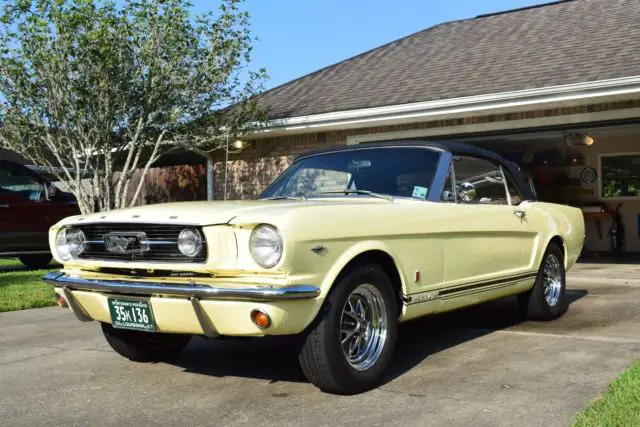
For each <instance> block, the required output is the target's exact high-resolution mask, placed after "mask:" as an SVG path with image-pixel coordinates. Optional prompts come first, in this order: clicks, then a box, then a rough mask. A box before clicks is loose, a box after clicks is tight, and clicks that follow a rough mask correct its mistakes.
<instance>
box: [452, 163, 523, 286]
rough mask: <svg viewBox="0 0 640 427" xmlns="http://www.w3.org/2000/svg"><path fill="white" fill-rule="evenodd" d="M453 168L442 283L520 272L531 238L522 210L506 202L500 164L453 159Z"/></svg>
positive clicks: (468, 282) (464, 282)
mask: <svg viewBox="0 0 640 427" xmlns="http://www.w3.org/2000/svg"><path fill="white" fill-rule="evenodd" d="M452 170H453V172H452V173H453V181H454V182H455V183H456V185H455V189H454V191H455V192H456V196H455V197H456V202H455V203H451V204H450V208H449V210H448V211H447V219H446V222H447V227H446V230H447V231H446V232H447V240H446V243H445V272H444V275H445V277H444V286H445V287H454V286H463V285H469V286H473V285H474V284H481V283H489V282H491V281H494V280H500V279H504V278H509V277H514V276H517V275H519V274H522V273H523V272H524V271H526V270H527V264H526V263H525V262H524V250H525V247H526V246H527V244H529V243H530V241H531V240H532V237H531V234H530V233H529V228H528V225H527V222H526V220H525V218H523V217H522V216H523V215H522V212H521V211H520V209H519V208H518V207H517V206H514V205H512V204H511V202H510V194H509V192H508V191H507V185H506V177H505V174H504V172H503V170H502V168H501V166H500V165H498V164H495V163H493V162H491V161H488V160H485V159H481V158H475V157H454V160H453V168H452ZM516 201H517V200H514V202H516Z"/></svg>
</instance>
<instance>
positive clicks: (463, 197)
mask: <svg viewBox="0 0 640 427" xmlns="http://www.w3.org/2000/svg"><path fill="white" fill-rule="evenodd" d="M458 198H459V201H460V202H465V203H469V202H470V201H472V200H473V199H475V198H476V187H475V185H473V184H471V183H470V182H463V183H462V184H460V186H459V187H458Z"/></svg>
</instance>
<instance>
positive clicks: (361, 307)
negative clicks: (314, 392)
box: [298, 265, 398, 394]
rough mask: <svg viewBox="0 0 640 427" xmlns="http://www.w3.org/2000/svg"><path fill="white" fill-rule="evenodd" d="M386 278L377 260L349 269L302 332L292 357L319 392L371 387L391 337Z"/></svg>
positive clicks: (385, 361)
mask: <svg viewBox="0 0 640 427" xmlns="http://www.w3.org/2000/svg"><path fill="white" fill-rule="evenodd" d="M397 325H398V308H397V302H396V298H395V294H394V290H393V286H392V284H391V281H390V280H389V278H388V277H387V275H386V274H385V273H384V271H383V270H382V269H381V268H380V267H378V266H377V265H365V266H361V267H357V268H354V269H353V270H351V271H350V272H349V273H347V274H346V275H345V276H343V278H342V279H340V280H339V281H338V283H336V285H335V287H334V289H333V291H332V292H331V294H330V295H329V296H328V297H327V300H326V302H325V306H324V309H323V311H322V312H321V313H320V314H319V315H318V320H317V321H316V323H314V324H313V325H312V327H311V328H310V330H309V331H308V333H307V335H306V336H305V341H304V344H303V346H302V348H301V351H300V353H299V356H298V360H299V362H300V366H301V367H302V371H303V372H304V374H305V376H306V377H307V379H308V380H309V381H311V382H312V383H313V384H314V385H315V386H317V387H318V388H320V389H321V390H323V391H326V392H329V393H337V394H355V393H360V392H363V391H366V390H369V389H371V388H373V387H375V386H377V385H378V384H379V383H380V382H381V380H382V375H383V373H384V370H385V369H386V368H387V366H388V365H389V362H390V361H391V358H392V356H393V350H394V347H395V343H396V337H397Z"/></svg>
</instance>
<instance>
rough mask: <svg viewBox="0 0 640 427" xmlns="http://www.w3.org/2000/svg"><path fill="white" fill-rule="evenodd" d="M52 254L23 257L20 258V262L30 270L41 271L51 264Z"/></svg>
mask: <svg viewBox="0 0 640 427" xmlns="http://www.w3.org/2000/svg"><path fill="white" fill-rule="evenodd" d="M52 258H53V257H52V256H51V254H44V255H22V256H20V257H18V259H20V262H21V263H22V264H24V266H25V267H27V268H28V269H29V270H41V269H43V268H45V267H46V266H47V265H49V263H50V262H51V259H52Z"/></svg>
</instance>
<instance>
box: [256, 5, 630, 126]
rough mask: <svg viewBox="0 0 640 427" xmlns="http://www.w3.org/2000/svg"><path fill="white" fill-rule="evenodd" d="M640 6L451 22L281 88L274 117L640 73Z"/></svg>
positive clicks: (555, 8)
mask: <svg viewBox="0 0 640 427" xmlns="http://www.w3.org/2000/svg"><path fill="white" fill-rule="evenodd" d="M638 16H640V1H638V0H607V1H602V0H570V1H562V2H556V3H551V4H548V5H544V6H540V7H533V8H525V9H519V10H514V11H510V12H504V13H497V14H492V15H483V16H479V17H477V18H473V19H468V20H462V21H454V22H448V23H444V24H439V25H436V26H434V27H431V28H428V29H426V30H424V31H421V32H418V33H415V34H412V35H410V36H407V37H405V38H402V39H400V40H396V41H394V42H391V43H389V44H386V45H383V46H380V47H378V48H376V49H373V50H371V51H368V52H365V53H363V54H360V55H357V56H355V57H353V58H350V59H347V60H345V61H342V62H340V63H337V64H335V65H332V66H329V67H326V68H323V69H321V70H319V71H316V72H314V73H311V74H309V75H306V76H303V77H301V78H299V79H297V80H294V81H292V82H289V83H286V84H284V85H282V86H279V87H277V88H274V89H271V90H269V91H267V92H265V93H263V94H261V95H260V96H259V97H258V101H259V102H260V104H261V105H263V106H267V107H268V108H269V109H270V116H271V118H284V117H296V116H306V115H313V114H321V113H327V112H333V111H346V110H354V109H362V108H371V107H381V106H387V105H398V104H407V103H414V102H422V101H434V100H440V99H450V98H459V97H464V96H473V95H483V94H490V93H500V92H510V91H517V90H523V89H533V88H541V87H549V86H558V85H566V84H572V83H581V82H590V81H597V80H608V79H613V78H619V77H627V76H634V75H638V74H640V19H638Z"/></svg>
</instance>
